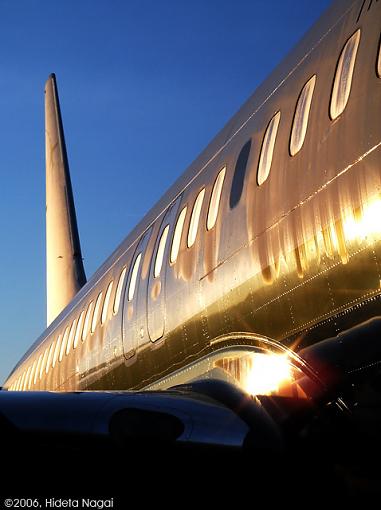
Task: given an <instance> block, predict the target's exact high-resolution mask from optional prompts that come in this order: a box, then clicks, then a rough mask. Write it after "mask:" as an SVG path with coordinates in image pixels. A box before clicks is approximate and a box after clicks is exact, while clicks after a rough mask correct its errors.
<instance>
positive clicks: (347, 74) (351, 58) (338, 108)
mask: <svg viewBox="0 0 381 510" xmlns="http://www.w3.org/2000/svg"><path fill="white" fill-rule="evenodd" d="M359 42H360V30H357V32H355V33H354V34H353V35H352V37H351V38H350V39H348V41H347V42H346V44H345V46H344V48H343V51H342V52H341V55H340V58H339V62H338V64H337V68H336V73H335V79H334V82H333V89H332V96H331V105H330V111H329V113H330V116H331V119H332V120H334V119H336V118H337V117H338V116H339V115H340V114H341V113H343V111H344V109H345V107H346V105H347V102H348V98H349V93H350V91H351V85H352V77H353V71H354V67H355V61H356V54H357V50H358V46H359Z"/></svg>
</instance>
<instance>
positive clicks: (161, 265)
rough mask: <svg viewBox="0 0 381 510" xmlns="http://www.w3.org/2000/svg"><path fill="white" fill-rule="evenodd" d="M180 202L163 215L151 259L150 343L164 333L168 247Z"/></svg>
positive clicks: (148, 308) (149, 297) (148, 315)
mask: <svg viewBox="0 0 381 510" xmlns="http://www.w3.org/2000/svg"><path fill="white" fill-rule="evenodd" d="M180 200H181V197H179V198H178V199H177V200H176V202H174V204H173V205H171V206H170V207H169V209H168V211H167V212H166V213H165V216H164V218H163V221H162V223H161V225H160V229H159V232H158V235H157V239H156V242H155V248H154V251H153V256H152V259H151V265H150V272H149V280H148V287H147V329H148V334H149V337H150V340H151V341H152V342H155V341H156V340H159V338H161V337H162V336H163V335H164V331H165V315H166V308H165V292H166V289H165V281H166V273H167V268H168V256H169V246H170V243H171V239H172V233H173V227H174V222H175V219H176V215H177V211H178V208H179V205H180Z"/></svg>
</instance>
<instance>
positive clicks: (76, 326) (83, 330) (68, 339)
mask: <svg viewBox="0 0 381 510" xmlns="http://www.w3.org/2000/svg"><path fill="white" fill-rule="evenodd" d="M225 172H226V167H224V168H222V170H220V172H219V174H218V176H217V178H216V181H215V183H214V186H213V190H212V194H211V197H210V203H209V210H208V216H207V229H208V230H210V229H212V228H213V227H214V225H215V224H216V221H217V216H218V209H219V204H220V198H221V193H222V185H223V182H224V178H225ZM204 196H205V188H203V189H202V190H201V191H200V192H199V194H198V195H197V198H196V200H195V203H194V206H193V209H192V215H191V220H190V225H189V231H188V237H187V246H188V248H190V247H191V246H193V244H194V242H195V240H196V235H197V230H198V224H199V219H200V214H201V209H202V204H203V201H204ZM186 212H187V206H185V207H184V208H183V209H182V211H181V212H180V214H179V217H178V219H177V222H176V226H175V229H174V235H173V239H172V247H171V251H170V261H171V263H174V262H176V260H177V256H178V253H179V250H180V241H181V235H182V231H183V226H184V222H185V217H186ZM169 228H170V225H169V224H168V225H166V226H165V228H164V229H163V231H162V233H161V237H160V240H159V243H158V249H157V253H156V258H155V263H154V277H155V278H157V277H158V276H159V275H160V272H161V269H162V265H163V260H164V254H165V248H166V245H167V239H168V234H169ZM141 259H142V252H140V253H139V254H138V255H137V257H136V258H135V261H134V263H133V265H132V271H131V278H130V282H129V286H128V291H127V299H128V301H132V299H133V298H134V294H135V288H136V283H137V277H138V274H139V268H140V263H141ZM126 273H127V267H126V266H125V267H124V268H123V269H122V272H121V274H120V276H119V280H118V285H117V288H116V292H115V297H114V305H113V313H114V315H116V314H117V313H118V310H119V305H120V301H121V293H122V288H123V284H124V280H125V277H126ZM112 288H113V281H110V283H109V284H108V286H107V290H106V294H105V298H104V301H103V306H102V298H103V291H101V292H99V294H98V296H97V299H96V300H95V305H94V301H93V300H92V301H90V303H89V305H88V307H87V309H84V310H82V312H81V314H80V316H79V318H78V320H77V319H74V320H73V322H72V323H71V325H67V326H66V328H65V330H64V333H63V335H62V334H60V335H58V338H57V339H56V340H53V342H52V343H51V345H50V346H49V347H47V348H46V349H45V351H44V353H43V354H42V353H41V354H40V356H39V358H38V360H35V361H34V363H33V364H32V365H31V366H30V367H28V369H27V370H26V372H24V374H23V375H22V376H20V377H19V378H18V379H17V381H16V382H15V383H14V384H13V385H12V386H11V388H10V389H16V390H27V389H30V388H31V386H32V384H36V383H37V381H38V379H40V380H41V379H42V376H43V373H44V372H45V373H46V374H48V372H49V369H50V367H52V368H54V367H55V365H56V364H57V362H61V361H62V359H63V357H64V355H65V354H66V355H68V354H69V353H70V350H71V349H72V348H73V350H74V349H76V348H77V346H78V343H79V340H80V339H81V340H82V342H84V341H85V339H86V338H87V336H88V334H89V333H90V332H91V333H94V332H95V330H96V327H97V325H98V323H99V318H100V323H101V325H103V324H104V322H105V321H106V318H107V313H108V309H109V302H110V298H111V292H112ZM101 307H102V311H101Z"/></svg>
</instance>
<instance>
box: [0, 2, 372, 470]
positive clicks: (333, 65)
mask: <svg viewBox="0 0 381 510" xmlns="http://www.w3.org/2000/svg"><path fill="white" fill-rule="evenodd" d="M380 16H381V2H378V1H377V0H376V1H373V0H336V1H335V2H334V3H333V4H332V5H331V7H330V8H329V9H328V10H327V11H326V12H325V13H324V14H323V16H322V17H321V18H320V20H319V21H318V22H317V23H316V24H315V25H314V26H313V27H312V28H311V29H310V31H309V32H308V33H307V34H306V35H305V36H304V37H303V38H302V40H301V41H300V42H299V44H298V45H297V46H296V47H295V48H294V49H293V50H292V52H291V53H290V54H289V55H288V56H287V57H286V59H285V60H284V61H283V62H281V64H280V65H279V66H278V67H277V68H276V69H275V70H274V71H273V72H272V74H271V75H270V76H269V77H268V78H267V79H266V80H265V82H264V83H263V84H262V85H261V86H260V87H259V88H258V89H257V90H256V91H255V92H254V94H253V95H252V96H251V97H250V98H249V99H248V100H247V102H246V103H245V104H244V105H243V106H242V107H241V109H240V110H239V111H238V112H237V114H235V115H234V116H233V118H232V119H231V120H230V121H229V122H228V123H227V124H226V125H225V127H224V128H223V129H222V130H221V131H220V132H219V133H218V134H217V135H216V137H215V138H214V139H213V140H212V141H211V143H210V144H209V145H208V146H207V147H206V149H205V150H204V151H203V152H202V153H201V154H200V155H199V156H198V158H197V159H196V160H195V161H194V162H193V163H192V164H191V165H190V166H189V168H188V169H187V170H186V171H185V172H184V173H183V174H182V175H181V176H180V177H179V179H178V180H177V181H176V182H175V183H174V184H173V185H172V186H171V187H170V188H169V190H168V191H167V192H166V193H165V195H164V196H163V197H162V198H161V199H160V200H159V201H158V203H157V204H155V205H154V207H153V208H152V209H151V210H150V211H149V212H148V213H147V214H146V215H145V216H144V218H143V219H142V220H141V221H140V223H139V224H138V225H137V226H136V227H135V228H134V229H133V230H132V232H130V234H129V235H128V236H127V237H126V239H125V240H124V241H123V242H122V244H121V245H120V246H119V247H118V248H117V249H116V250H115V251H114V252H113V253H112V254H111V256H110V257H109V258H108V259H107V260H106V261H105V262H104V264H103V265H102V266H101V267H100V268H99V269H98V270H97V271H96V273H95V274H94V275H93V276H92V277H91V278H90V279H89V280H88V281H86V276H85V270H84V266H83V261H82V254H81V246H80V239H79V232H78V226H77V220H76V214H75V205H74V199H73V191H72V186H71V180H70V173H69V164H68V157H67V151H66V145H65V138H64V130H63V122H62V118H61V112H60V103H59V98H58V91H57V81H56V77H55V75H54V74H52V75H51V76H49V78H48V80H47V82H46V85H45V134H46V231H47V232H46V233H47V236H46V237H47V252H46V253H47V329H46V330H45V331H44V332H43V333H42V335H41V336H40V337H39V338H38V339H37V340H36V341H35V342H34V343H33V345H32V346H31V347H30V349H29V350H28V351H27V352H26V353H25V355H24V356H23V357H22V358H21V360H20V361H19V362H18V363H17V365H16V366H15V368H14V369H13V370H12V372H11V373H10V375H9V377H8V378H7V380H6V381H5V383H4V387H3V389H2V391H1V392H0V413H1V427H2V430H3V431H5V432H4V433H3V437H5V438H9V437H12V438H13V441H14V443H13V444H15V442H16V443H19V444H22V445H23V446H22V448H25V447H26V446H25V445H26V443H25V438H28V439H27V442H29V443H30V442H35V441H36V442H37V443H38V444H39V445H40V442H39V439H38V438H41V437H42V438H43V442H45V441H46V438H47V437H49V438H50V439H49V440H50V441H52V442H54V441H55V440H56V439H57V438H59V440H60V441H61V440H62V438H63V437H65V438H66V439H68V440H69V443H70V441H74V438H76V439H77V440H79V441H82V440H83V441H85V439H86V441H87V440H89V438H91V441H98V442H99V443H102V444H103V443H104V442H105V443H107V444H112V445H113V448H114V447H116V448H122V449H123V448H127V449H132V448H133V447H136V445H142V444H150V445H151V446H152V445H153V444H155V445H157V444H160V445H163V444H164V445H166V447H167V446H168V445H169V444H170V445H172V446H173V445H176V446H178V447H179V448H180V449H181V448H183V447H185V446H188V447H190V448H191V449H194V450H196V449H197V448H203V447H209V448H214V449H217V450H219V449H221V451H223V452H224V454H223V455H226V451H227V450H229V451H230V452H231V451H245V452H247V451H249V452H253V451H255V452H256V455H257V454H258V452H262V453H263V452H265V458H266V455H268V454H269V452H271V454H274V452H275V453H276V454H278V453H282V452H289V451H290V449H294V451H295V450H297V451H299V452H300V451H301V448H302V449H303V447H305V446H306V444H308V445H309V447H312V448H313V446H311V445H314V444H315V445H316V441H317V439H316V438H317V437H318V438H319V440H320V442H319V443H318V444H319V446H320V445H321V444H323V443H324V442H326V445H327V444H328V445H329V448H330V451H334V452H335V455H337V456H338V457H339V458H340V462H343V463H344V464H345V465H346V466H347V464H348V462H349V463H350V461H349V459H348V457H349V456H351V458H352V461H353V459H356V462H357V460H358V457H359V456H360V457H361V455H362V452H363V451H365V450H366V451H367V452H369V450H370V449H373V451H374V452H375V451H381V448H380V447H381V443H380V441H379V439H378V433H377V430H378V429H377V425H378V423H379V422H380V417H381V414H380V409H381V406H380V404H381V401H380V391H379V389H380V362H381V347H380V344H379V341H378V339H379V336H380V332H381V316H380V313H379V307H380V294H381V292H380V287H381V276H380V274H381V273H380V267H381V226H380V221H379V218H380V217H381V172H380V167H379V157H380V147H381V130H380V123H379V118H378V117H379V109H378V107H379V106H380V103H381V49H380V48H381V47H380V28H379V26H380V25H379V20H380ZM26 417H27V418H26ZM327 423H328V424H329V425H327ZM338 424H339V425H338ZM354 431H355V432H354ZM4 434H5V435H4ZM333 437H334V439H332V438H333ZM14 438H17V439H14ZM23 438H24V439H23ZM31 438H33V439H31ZM306 438H307V439H306ZM327 438H329V439H327ZM340 438H341V440H340ZM6 440H8V439H6ZM52 442H50V443H49V444H50V445H51V444H52ZM44 444H45V443H44ZM65 444H66V443H65ZM92 444H93V443H92ZM97 444H98V443H97ZM348 444H350V448H349V449H348ZM300 445H303V447H301V446H300ZM49 447H50V446H49ZM347 450H348V451H350V452H351V455H349V454H347V453H346V452H347ZM188 451H189V450H188ZM308 451H309V452H310V451H311V450H308ZM313 451H314V454H317V449H316V448H315V449H313ZM324 452H325V453H324V454H326V453H327V448H325V449H324ZM353 452H355V453H353ZM269 458H270V457H269ZM271 458H273V457H271ZM335 458H336V457H335ZM261 459H262V461H263V457H261ZM367 467H368V468H369V469H373V468H374V465H373V464H369V465H368V464H367V465H366V466H365V468H363V469H365V470H366V468H367ZM348 469H349V468H348ZM366 472H367V471H366ZM367 473H368V472H367Z"/></svg>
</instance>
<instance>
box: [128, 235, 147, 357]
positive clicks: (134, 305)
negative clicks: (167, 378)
mask: <svg viewBox="0 0 381 510" xmlns="http://www.w3.org/2000/svg"><path fill="white" fill-rule="evenodd" d="M151 232H152V229H149V230H148V231H147V232H146V233H145V234H144V235H143V237H142V238H141V239H140V241H139V243H138V245H137V247H136V249H135V252H134V255H133V257H132V260H131V263H130V267H129V268H128V276H127V285H126V288H125V294H124V303H123V325H122V335H123V351H124V355H125V357H126V358H127V359H129V358H132V356H134V354H135V352H136V348H137V346H138V342H139V334H140V329H141V325H142V324H144V321H145V314H146V303H145V295H146V292H145V285H144V281H143V280H142V268H143V261H144V256H145V252H146V249H147V245H148V242H149V239H150V237H151ZM146 282H147V280H146Z"/></svg>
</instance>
